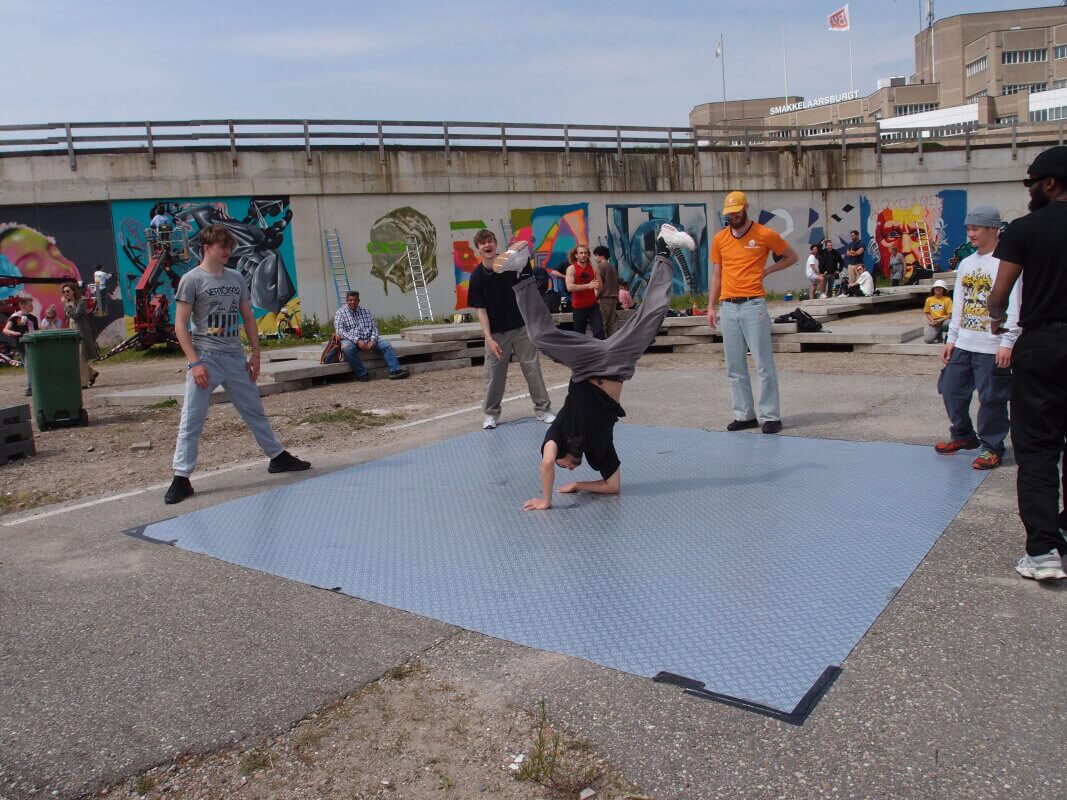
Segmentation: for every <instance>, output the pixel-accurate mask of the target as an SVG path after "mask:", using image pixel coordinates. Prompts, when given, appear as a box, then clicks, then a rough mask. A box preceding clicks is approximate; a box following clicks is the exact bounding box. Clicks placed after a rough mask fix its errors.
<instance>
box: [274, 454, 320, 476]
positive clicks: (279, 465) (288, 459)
mask: <svg viewBox="0 0 1067 800" xmlns="http://www.w3.org/2000/svg"><path fill="white" fill-rule="evenodd" d="M305 469H311V462H309V461H301V460H300V459H299V458H297V457H296V456H294V455H293V454H292V453H290V452H289V451H288V450H282V451H281V452H280V453H278V455H276V456H275V457H274V458H272V459H271V460H270V464H269V465H268V466H267V472H302V471H303V470H305Z"/></svg>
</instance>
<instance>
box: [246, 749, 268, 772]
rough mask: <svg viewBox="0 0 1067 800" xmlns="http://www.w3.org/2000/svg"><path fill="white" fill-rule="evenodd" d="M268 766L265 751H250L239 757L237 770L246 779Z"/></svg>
mask: <svg viewBox="0 0 1067 800" xmlns="http://www.w3.org/2000/svg"><path fill="white" fill-rule="evenodd" d="M269 766H272V765H271V759H270V754H269V753H267V752H266V751H265V750H250V751H249V752H247V753H245V754H244V755H243V756H241V763H240V766H239V767H238V769H239V770H240V772H241V774H242V775H244V776H246V777H247V776H249V775H254V774H255V773H257V772H259V771H260V770H261V769H266V768H267V767H269Z"/></svg>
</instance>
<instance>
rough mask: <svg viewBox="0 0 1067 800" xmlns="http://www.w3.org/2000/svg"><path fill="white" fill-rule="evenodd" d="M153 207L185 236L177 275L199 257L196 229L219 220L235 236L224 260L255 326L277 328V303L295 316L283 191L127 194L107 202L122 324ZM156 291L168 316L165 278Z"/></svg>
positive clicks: (143, 264) (143, 263)
mask: <svg viewBox="0 0 1067 800" xmlns="http://www.w3.org/2000/svg"><path fill="white" fill-rule="evenodd" d="M157 213H165V214H169V215H171V217H173V219H174V229H175V235H176V236H178V237H184V238H185V239H186V240H187V241H188V245H189V246H188V256H189V257H188V258H187V259H185V260H184V261H182V262H180V263H178V264H177V265H175V268H174V272H175V275H176V276H177V277H181V275H183V274H185V272H187V271H188V270H190V269H192V268H193V267H195V266H196V265H197V264H198V263H199V262H200V258H201V256H202V254H203V248H202V246H201V244H200V232H201V231H202V230H203V229H204V228H206V227H208V226H209V225H216V224H218V225H223V226H224V227H226V228H227V229H229V231H230V232H231V233H233V235H234V236H235V237H236V238H237V247H236V248H235V249H234V251H233V255H232V257H231V258H230V262H229V264H228V266H230V267H231V268H233V269H236V270H238V271H239V272H240V273H241V274H242V275H243V276H244V277H245V280H246V281H247V282H248V288H249V293H250V294H251V296H252V310H253V313H254V314H255V316H256V320H257V323H258V325H259V330H260V332H261V333H274V332H275V331H276V330H277V317H278V312H279V311H281V310H282V309H283V308H284V309H285V310H286V312H287V313H288V314H289V316H290V317H291V318H294V319H295V318H297V317H298V315H299V313H300V297H299V294H298V292H297V276H296V268H295V264H296V260H295V257H294V254H293V243H292V238H291V236H290V235H289V230H288V228H289V226H290V225H291V223H292V219H293V215H292V211H291V210H290V209H289V198H288V197H268V198H263V197H223V198H208V199H176V198H171V199H155V200H128V201H122V202H115V203H112V208H111V217H112V224H113V231H112V233H113V240H114V249H115V251H116V253H117V262H118V284H119V289H120V291H121V294H122V305H123V311H124V314H125V316H126V320H127V326H128V327H132V324H133V314H134V305H133V303H134V290H135V288H136V286H137V283H138V281H139V280H140V279H141V276H142V274H143V273H144V271H145V269H146V268H147V267H148V265H149V261H150V259H149V248H148V243H147V241H146V237H145V230H146V229H147V228H148V226H149V223H150V222H151V221H152V217H153V216H155V215H156V214H157ZM158 291H160V292H161V293H162V294H164V295H166V296H167V297H168V298H170V301H171V304H172V307H171V319H173V318H174V308H173V301H174V291H173V287H172V285H171V282H170V281H168V280H164V281H163V282H162V285H161V286H160V287H159V290H158Z"/></svg>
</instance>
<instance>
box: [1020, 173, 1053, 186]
mask: <svg viewBox="0 0 1067 800" xmlns="http://www.w3.org/2000/svg"><path fill="white" fill-rule="evenodd" d="M1051 177H1052V176H1051V175H1046V176H1045V177H1044V178H1026V179H1025V180H1024V181H1023V186H1025V187H1026V188H1027V189H1029V188H1030V187H1031V186H1033V185H1034V184H1035V183H1041V181H1047V180H1048V179H1049V178H1051Z"/></svg>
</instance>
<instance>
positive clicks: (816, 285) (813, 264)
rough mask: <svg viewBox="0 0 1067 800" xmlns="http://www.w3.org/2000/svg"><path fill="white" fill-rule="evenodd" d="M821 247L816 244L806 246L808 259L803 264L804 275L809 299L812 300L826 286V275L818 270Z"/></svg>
mask: <svg viewBox="0 0 1067 800" xmlns="http://www.w3.org/2000/svg"><path fill="white" fill-rule="evenodd" d="M821 249H822V248H821V247H819V245H817V244H813V245H812V246H811V247H810V248H808V260H807V262H806V263H805V264H804V275H806V276H807V278H808V286H809V289H808V299H809V300H814V299H815V298H816V296H817V295H819V294H821V293H822V291H823V289H824V288H825V287H826V277H825V276H824V275H823V274H822V273H821V272H819V250H821Z"/></svg>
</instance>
